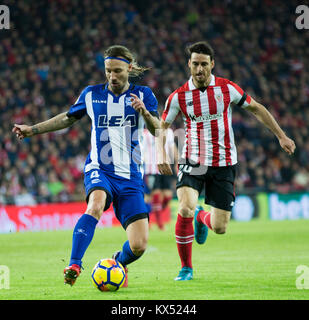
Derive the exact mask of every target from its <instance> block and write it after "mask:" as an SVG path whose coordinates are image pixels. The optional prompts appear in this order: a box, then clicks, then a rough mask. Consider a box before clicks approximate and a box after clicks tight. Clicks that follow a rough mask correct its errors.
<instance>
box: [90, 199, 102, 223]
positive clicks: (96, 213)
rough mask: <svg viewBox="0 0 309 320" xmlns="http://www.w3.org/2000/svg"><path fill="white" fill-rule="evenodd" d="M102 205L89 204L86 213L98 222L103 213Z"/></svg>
mask: <svg viewBox="0 0 309 320" xmlns="http://www.w3.org/2000/svg"><path fill="white" fill-rule="evenodd" d="M104 206H105V204H104V203H101V202H93V203H91V205H88V207H87V210H86V213H87V214H89V215H91V216H93V217H94V218H96V219H97V220H100V218H101V215H102V213H103V210H104Z"/></svg>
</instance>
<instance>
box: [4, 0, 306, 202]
mask: <svg viewBox="0 0 309 320" xmlns="http://www.w3.org/2000/svg"><path fill="white" fill-rule="evenodd" d="M5 2H6V1H4V4H6V3H5ZM7 5H8V6H9V8H10V14H11V25H10V30H0V39H1V41H0V79H1V81H0V119H1V126H0V137H1V138H0V203H1V202H2V203H17V204H22V203H29V204H31V203H35V202H49V201H69V200H80V199H84V188H83V165H84V160H85V157H86V156H87V154H88V152H89V148H90V126H91V124H90V121H89V120H88V119H87V117H84V118H83V119H82V120H81V122H79V123H77V124H75V125H74V126H73V127H72V128H70V129H65V130H62V131H59V132H54V133H49V134H45V135H39V136H35V137H32V138H31V139H25V140H24V141H22V142H19V141H17V139H16V137H15V136H14V135H13V134H12V133H11V129H12V126H13V124H14V123H25V124H34V123H37V122H40V121H43V120H46V119H48V118H50V117H52V116H54V115H56V114H58V113H61V112H64V111H65V110H68V109H69V106H70V105H71V104H73V103H74V101H75V100H76V98H77V97H78V95H79V93H80V92H81V90H82V89H83V88H84V87H86V86H87V85H91V84H98V83H102V82H104V81H105V76H104V60H103V51H104V48H106V47H108V46H109V45H112V44H123V45H125V46H127V47H129V48H130V49H132V50H133V51H134V52H135V54H136V56H137V59H138V62H139V63H140V64H142V65H145V66H148V67H151V68H152V69H151V70H150V71H147V72H146V73H145V75H144V76H143V77H142V78H140V79H135V80H134V81H137V82H139V83H141V84H145V85H148V86H150V87H151V88H152V90H153V91H154V92H155V94H156V96H157V98H158V101H159V105H160V110H159V111H160V113H162V110H163V106H164V103H165V99H166V98H167V96H168V95H169V94H170V93H171V92H172V91H174V90H175V88H177V87H179V86H180V85H182V84H183V83H184V82H185V81H186V80H187V79H188V75H189V73H188V69H187V67H186V66H187V56H186V55H185V47H186V45H188V44H189V43H192V42H195V41H200V40H207V41H209V43H210V44H211V45H212V46H213V48H214V50H215V63H216V65H215V69H214V74H215V75H217V76H221V77H225V78H229V79H231V80H232V81H234V82H236V83H237V84H239V85H240V86H241V87H242V88H243V89H245V90H246V91H247V93H248V94H250V95H252V96H253V97H254V98H255V99H256V100H257V101H259V102H261V103H262V104H263V105H265V106H266V107H267V108H269V110H270V111H271V113H272V114H273V115H274V116H275V117H276V119H277V120H278V121H279V124H280V125H281V127H282V128H283V129H284V130H285V131H286V132H287V134H288V135H289V136H290V137H291V138H292V139H294V140H295V143H296V147H297V149H296V152H295V155H293V156H292V157H289V156H288V155H287V154H285V153H284V152H283V151H281V149H280V146H279V144H278V142H277V140H276V138H275V137H274V136H273V135H272V133H271V132H270V131H268V130H267V129H264V128H263V127H262V126H261V125H260V124H259V123H258V122H257V120H256V119H255V118H254V117H252V116H251V115H250V114H249V113H248V112H246V111H244V110H241V109H240V108H238V107H235V108H234V110H233V127H234V132H235V140H236V145H237V149H238V159H239V166H238V175H237V180H236V192H237V193H241V192H251V191H252V192H256V191H279V192H291V191H309V161H308V160H309V140H308V137H309V132H308V130H309V129H308V127H309V126H308V124H309V108H307V105H308V100H309V72H308V68H306V66H308V65H309V31H308V30H298V29H297V28H296V26H295V19H296V14H295V8H296V6H297V1H288V2H282V1H279V0H263V1H260V0H252V1H250V5H248V4H247V1H245V0H239V1H231V0H224V1H221V2H218V1H203V0H197V1H176V0H158V1H154V2H151V5H149V3H147V2H146V1H138V0H137V1H129V0H126V1H121V2H120V1H119V2H118V1H112V0H105V1H99V0H91V1H90V0H79V1H75V0H58V1H51V0H50V1H17V0H14V1H7ZM181 123H182V121H181V119H179V121H178V122H176V123H175V128H176V127H180V126H181Z"/></svg>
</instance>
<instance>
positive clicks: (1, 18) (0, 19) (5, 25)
mask: <svg viewBox="0 0 309 320" xmlns="http://www.w3.org/2000/svg"><path fill="white" fill-rule="evenodd" d="M2 29H10V9H9V7H8V6H5V5H0V30H2Z"/></svg>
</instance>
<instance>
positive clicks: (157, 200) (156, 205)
mask: <svg viewBox="0 0 309 320" xmlns="http://www.w3.org/2000/svg"><path fill="white" fill-rule="evenodd" d="M151 207H152V210H153V212H154V214H155V217H156V221H157V225H158V227H159V229H161V230H163V229H164V224H163V221H162V197H161V194H160V193H155V194H154V195H153V196H152V203H151Z"/></svg>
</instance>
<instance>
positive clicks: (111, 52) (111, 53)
mask: <svg viewBox="0 0 309 320" xmlns="http://www.w3.org/2000/svg"><path fill="white" fill-rule="evenodd" d="M104 57H105V58H106V57H123V58H124V59H126V60H128V61H129V62H130V64H131V65H132V70H131V71H130V76H132V77H138V76H140V75H141V74H143V73H144V72H145V71H146V70H150V69H151V68H147V67H143V66H140V65H138V64H137V62H136V60H135V57H134V55H133V54H132V52H131V51H130V50H129V49H128V48H127V47H125V46H121V45H113V46H110V47H109V48H107V49H106V50H105V52H104Z"/></svg>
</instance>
